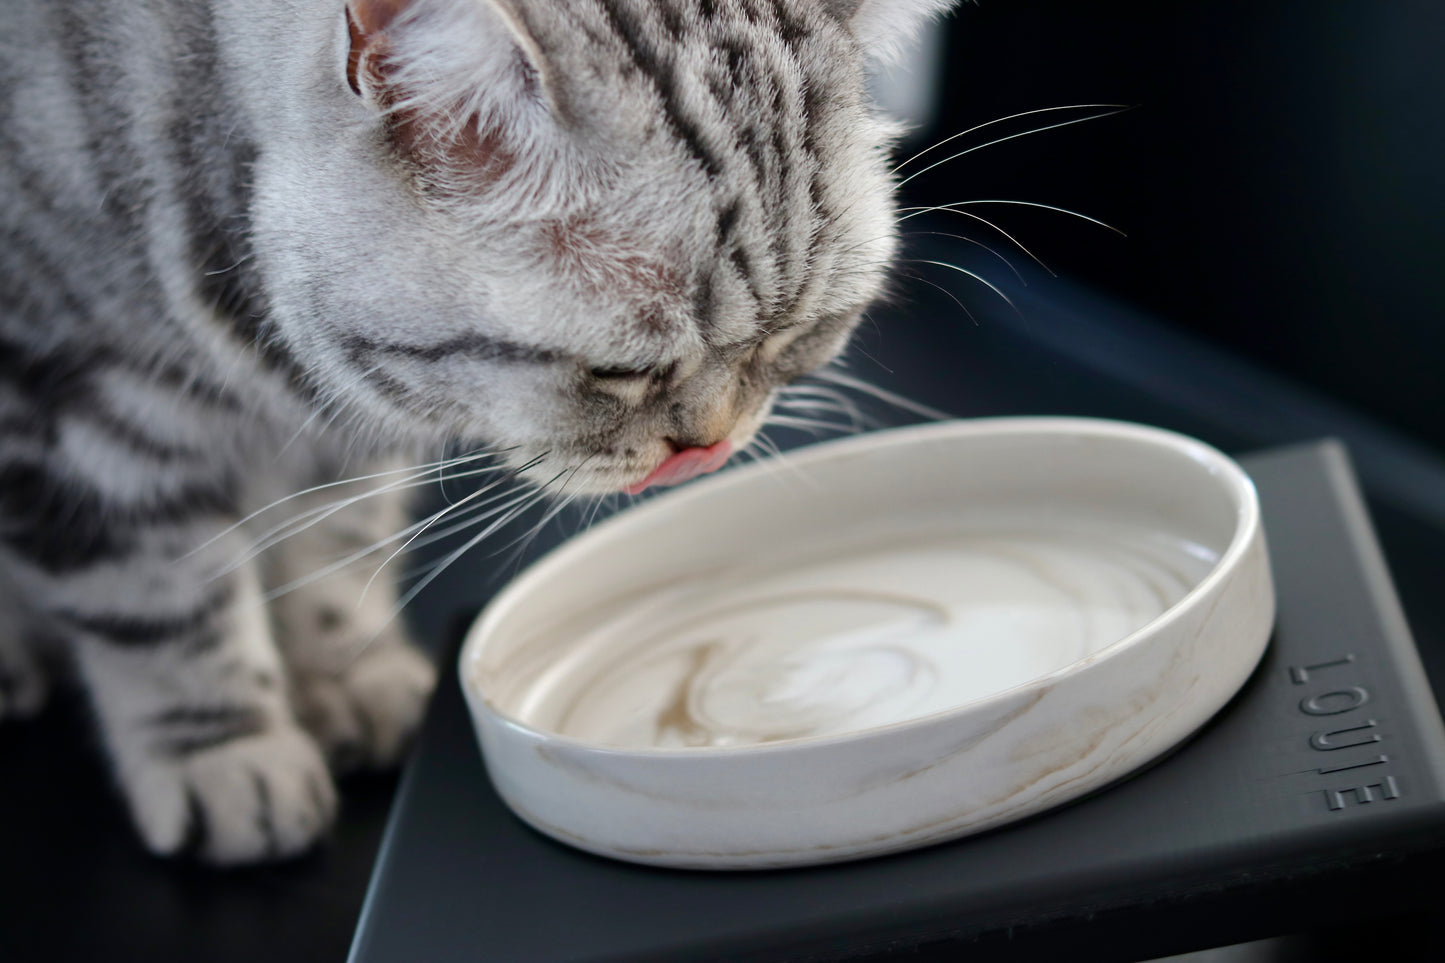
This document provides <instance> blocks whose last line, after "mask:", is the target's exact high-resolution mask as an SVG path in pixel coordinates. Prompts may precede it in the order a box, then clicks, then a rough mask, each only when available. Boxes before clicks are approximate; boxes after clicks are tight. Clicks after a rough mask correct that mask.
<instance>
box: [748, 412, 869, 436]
mask: <svg viewBox="0 0 1445 963" xmlns="http://www.w3.org/2000/svg"><path fill="white" fill-rule="evenodd" d="M767 424H769V425H777V426H778V427H779V428H797V429H798V430H800V431H806V432H810V433H812V434H813V435H814V436H815V437H816V436H817V435H819V434H821V433H822V432H840V433H843V434H847V433H848V432H849V430H850V429H849V428H848V426H847V425H840V424H838V423H837V422H833V421H825V420H824V419H821V418H801V417H798V416H797V415H773V416H771V417H770V418H768V420H767Z"/></svg>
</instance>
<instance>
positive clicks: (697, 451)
mask: <svg viewBox="0 0 1445 963" xmlns="http://www.w3.org/2000/svg"><path fill="white" fill-rule="evenodd" d="M732 453H733V444H732V442H730V441H728V440H727V439H726V438H724V439H723V440H722V441H720V442H718V443H717V444H716V445H709V446H708V447H706V448H684V449H683V450H682V451H680V452H677V453H676V454H674V455H671V456H669V457H668V459H667V460H666V461H664V462H663V463H662V464H661V465H658V466H657V467H656V468H654V469H653V470H652V474H650V475H648V476H647V477H646V478H644V479H642V481H640V482H638V483H637V484H635V485H628V486H627V488H625V489H623V490H624V491H626V492H627V494H629V495H636V494H638V493H639V492H641V491H642V490H643V489H644V488H651V487H652V486H653V485H680V484H682V483H683V482H685V481H687V480H688V479H689V478H696V477H697V476H698V475H706V474H707V473H708V472H710V471H717V470H718V469H719V468H721V467H722V466H723V462H725V461H727V460H728V456H729V455H731V454H732Z"/></svg>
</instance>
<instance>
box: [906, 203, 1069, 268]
mask: <svg viewBox="0 0 1445 963" xmlns="http://www.w3.org/2000/svg"><path fill="white" fill-rule="evenodd" d="M953 213H955V214H963V215H967V216H970V217H978V215H976V214H974V215H970V214H969V213H968V212H967V211H954V212H953ZM978 220H980V221H983V218H981V217H979V218H978ZM984 223H985V224H987V223H988V222H987V221H984ZM989 226H990V227H992V226H993V225H989ZM919 235H935V236H938V237H951V238H953V239H954V240H956V241H967V242H968V243H969V244H975V245H977V246H979V247H981V248H983V249H984V250H985V251H987V252H988V253H990V254H992V255H993V256H994V257H996V258H998V259H999V260H1000V261H1002V262H1003V263H1004V265H1005V266H1006V267H1007V268H1008V269H1009V270H1010V271H1012V272H1013V273H1014V277H1016V278H1018V279H1019V283H1020V284H1022V285H1023V286H1024V287H1028V284H1029V282H1028V281H1026V280H1025V279H1024V276H1023V274H1022V273H1021V272H1020V271H1019V269H1018V268H1017V267H1015V266H1014V263H1013V262H1012V261H1010V260H1009V259H1008V258H1006V257H1004V256H1003V255H1002V254H1000V253H999V252H998V251H996V250H994V249H993V248H992V247H990V246H989V245H987V244H985V243H984V242H982V241H980V240H979V239H978V238H974V237H967V236H966V235H963V234H951V233H949V232H948V231H914V232H912V233H911V234H910V236H919ZM1004 236H1005V237H1008V238H1009V240H1010V241H1013V242H1014V244H1016V245H1018V247H1019V248H1020V249H1021V250H1022V251H1023V252H1024V253H1025V254H1027V255H1028V256H1029V257H1032V258H1033V259H1034V260H1035V261H1038V264H1039V266H1040V267H1042V268H1043V269H1044V270H1045V271H1049V266H1048V265H1047V264H1045V263H1044V262H1043V261H1039V259H1038V258H1037V257H1034V255H1033V252H1031V251H1030V250H1029V249H1028V248H1026V247H1024V246H1023V245H1022V244H1019V243H1018V241H1015V240H1014V239H1013V238H1012V237H1009V236H1008V235H1007V234H1005V235H1004ZM1049 273H1050V274H1053V273H1054V272H1053V271H1049ZM1054 276H1055V277H1058V275H1056V274H1055V275H1054Z"/></svg>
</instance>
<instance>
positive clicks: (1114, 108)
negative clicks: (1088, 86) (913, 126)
mask: <svg viewBox="0 0 1445 963" xmlns="http://www.w3.org/2000/svg"><path fill="white" fill-rule="evenodd" d="M1127 109H1128V105H1127V104H1065V105H1063V106H1059V107H1039V108H1037V109H1035V110H1024V111H1020V112H1018V113H1016V114H1009V115H1008V116H1007V117H996V118H994V119H993V120H989V121H985V122H984V123H982V124H978V125H976V126H973V127H970V128H969V129H968V130H961V131H959V132H958V133H956V134H952V135H950V136H948V137H945V138H943V139H942V140H940V141H937V142H935V143H932V144H929V145H928V146H927V147H925V148H923V150H921V151H919V152H918V153H916V154H914V155H913V156H912V157H910V158H908V159H907V160H906V161H903V162H902V163H900V164H898V165H897V166H896V167H894V168H893V170H891V171H889V173H890V174H897V173H898V172H899V171H901V170H902V169H903V168H905V167H907V166H908V165H909V164H912V163H913V162H914V161H916V160H918V158H920V157H922V156H923V155H924V154H927V153H929V152H931V151H934V150H937V149H938V148H940V147H942V146H943V145H944V144H948V143H951V142H953V141H955V140H958V139H959V138H960V137H967V136H968V135H969V134H972V133H976V132H978V131H980V130H983V129H984V128H985V127H992V126H993V125H995V124H1002V123H1005V122H1007V121H1010V120H1018V119H1019V118H1020V117H1032V116H1034V115H1035V114H1048V113H1054V112H1057V111H1060V110H1108V111H1109V113H1118V112H1119V111H1121V110H1127ZM1095 116H1099V117H1107V116H1109V114H1107V113H1106V114H1097V115H1095ZM1084 119H1086V120H1087V119H1089V118H1084ZM1040 129H1041V130H1047V129H1048V128H1040ZM1030 133H1033V132H1032V131H1031V132H1030ZM1019 136H1022V135H1019Z"/></svg>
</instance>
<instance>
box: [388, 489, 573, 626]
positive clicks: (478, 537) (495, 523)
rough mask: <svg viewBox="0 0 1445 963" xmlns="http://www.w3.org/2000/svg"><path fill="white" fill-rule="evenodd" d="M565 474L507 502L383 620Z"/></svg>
mask: <svg viewBox="0 0 1445 963" xmlns="http://www.w3.org/2000/svg"><path fill="white" fill-rule="evenodd" d="M566 474H567V472H566V471H561V472H558V473H557V474H556V475H554V476H553V477H552V478H551V479H549V480H548V481H547V482H546V483H545V484H543V485H541V486H539V487H537V488H535V489H533V490H532V491H529V492H526V493H525V495H524V496H523V497H521V498H519V499H517V500H516V502H514V503H508V504H509V507H508V508H507V509H506V510H504V511H503V513H502V514H501V515H500V516H498V517H496V518H494V519H492V520H491V521H490V523H489V524H488V525H487V526H486V527H485V528H483V529H482V530H481V531H480V532H478V533H476V534H475V535H473V536H472V537H471V538H469V539H468V540H467V541H466V542H464V543H463V544H462V545H461V546H460V547H458V548H456V549H453V550H452V551H451V552H449V553H448V554H446V555H445V556H443V557H442V558H441V559H440V560H439V561H438V562H436V563H434V564H433V565H432V566H431V570H430V571H429V572H428V573H427V574H426V575H425V576H424V577H423V578H421V579H420V580H419V581H418V582H417V583H416V584H414V585H412V586H411V587H410V588H409V589H407V590H406V592H405V593H404V594H403V595H402V596H401V598H400V599H398V600H397V602H396V604H395V605H394V606H393V607H392V610H391V612H390V613H389V614H388V616H387V618H386V620H385V622H386V623H390V622H391V620H392V619H394V618H396V617H397V616H398V615H400V614H401V612H402V610H403V609H405V608H406V606H407V605H408V604H410V603H411V601H412V599H414V598H416V597H417V596H418V595H420V594H421V592H422V590H423V589H425V588H426V587H427V586H428V585H430V584H431V583H432V582H433V581H435V580H436V578H437V577H438V576H440V575H441V573H442V572H444V571H446V570H447V569H448V568H450V567H451V565H452V563H453V562H455V561H456V560H457V559H459V558H461V557H462V556H463V555H465V554H466V553H467V552H469V551H471V550H472V549H473V548H475V547H476V546H477V545H480V544H481V543H482V542H483V541H484V540H486V539H487V538H488V537H489V536H491V535H493V534H495V533H496V532H497V531H498V530H499V529H501V528H502V527H503V526H504V525H506V524H507V523H508V522H510V521H511V520H512V519H514V518H516V517H517V516H518V515H520V514H521V513H522V512H524V511H526V509H527V508H529V507H531V506H532V505H534V504H537V503H538V502H540V501H541V500H542V499H544V498H546V497H547V489H548V488H550V487H551V485H552V483H553V482H555V481H557V479H559V478H561V477H562V476H564V475H566Z"/></svg>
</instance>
